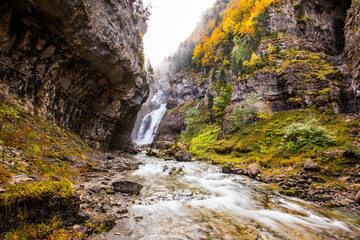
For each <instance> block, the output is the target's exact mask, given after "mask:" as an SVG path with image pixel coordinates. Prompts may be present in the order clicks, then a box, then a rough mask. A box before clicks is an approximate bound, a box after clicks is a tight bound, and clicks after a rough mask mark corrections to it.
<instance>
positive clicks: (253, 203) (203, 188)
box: [99, 153, 360, 240]
mask: <svg viewBox="0 0 360 240" xmlns="http://www.w3.org/2000/svg"><path fill="white" fill-rule="evenodd" d="M135 158H137V159H138V160H140V161H142V162H144V164H143V165H141V166H140V168H139V169H138V170H136V171H133V172H129V173H127V174H126V176H124V177H125V178H126V179H128V180H130V181H135V182H138V183H140V184H142V185H143V186H144V188H143V189H142V191H141V194H140V195H139V196H137V197H136V199H135V200H134V204H133V206H132V207H131V208H130V209H129V217H127V218H123V219H119V220H118V222H117V224H116V226H115V227H114V228H113V229H112V230H111V231H109V232H108V233H107V234H105V235H104V236H103V239H291V240H293V239H301V240H303V239H360V236H359V233H360V218H359V217H358V216H355V215H353V214H350V213H345V212H340V211H338V210H336V209H333V210H332V209H326V208H320V207H318V206H317V205H315V204H314V203H312V202H306V201H304V200H301V199H298V198H293V197H286V196H282V195H279V194H277V193H276V191H274V190H271V188H270V185H266V184H264V183H259V182H257V181H255V180H252V179H250V178H248V177H245V176H239V175H234V174H223V173H221V171H220V168H219V167H218V166H213V165H210V164H208V163H204V162H188V163H179V162H175V161H164V160H162V159H157V158H154V157H148V156H146V155H145V154H143V153H142V154H139V155H137V156H136V157H135ZM99 239H100V237H99Z"/></svg>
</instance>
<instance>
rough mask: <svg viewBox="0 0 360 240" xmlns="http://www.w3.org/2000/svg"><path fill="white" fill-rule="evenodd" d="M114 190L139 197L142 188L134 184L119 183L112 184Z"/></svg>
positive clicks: (128, 182) (127, 182)
mask: <svg viewBox="0 0 360 240" xmlns="http://www.w3.org/2000/svg"><path fill="white" fill-rule="evenodd" d="M112 185H113V187H114V190H115V191H117V192H121V193H128V194H131V195H139V194H140V191H141V189H142V188H143V186H142V185H141V184H138V183H136V182H130V181H119V182H113V183H112Z"/></svg>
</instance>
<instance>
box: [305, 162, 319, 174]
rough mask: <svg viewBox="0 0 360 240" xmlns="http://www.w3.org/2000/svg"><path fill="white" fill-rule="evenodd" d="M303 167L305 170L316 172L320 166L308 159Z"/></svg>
mask: <svg viewBox="0 0 360 240" xmlns="http://www.w3.org/2000/svg"><path fill="white" fill-rule="evenodd" d="M303 166H304V169H305V171H309V172H318V171H320V167H319V165H318V164H317V163H315V162H314V161H313V160H311V159H308V160H306V161H305V162H304V165H303Z"/></svg>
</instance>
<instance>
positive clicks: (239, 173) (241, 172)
mask: <svg viewBox="0 0 360 240" xmlns="http://www.w3.org/2000/svg"><path fill="white" fill-rule="evenodd" d="M233 173H234V174H236V175H242V174H243V173H244V172H243V170H242V169H241V168H234V169H233Z"/></svg>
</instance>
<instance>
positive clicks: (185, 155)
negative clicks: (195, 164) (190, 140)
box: [175, 150, 191, 162]
mask: <svg viewBox="0 0 360 240" xmlns="http://www.w3.org/2000/svg"><path fill="white" fill-rule="evenodd" d="M175 158H176V161H178V162H191V154H190V153H189V151H186V150H181V151H179V152H177V153H176V154H175Z"/></svg>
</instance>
